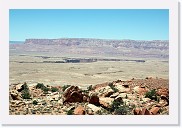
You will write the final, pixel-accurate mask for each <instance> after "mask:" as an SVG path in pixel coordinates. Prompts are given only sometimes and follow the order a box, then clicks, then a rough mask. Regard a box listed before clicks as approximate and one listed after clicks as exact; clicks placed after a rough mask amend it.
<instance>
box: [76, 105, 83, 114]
mask: <svg viewBox="0 0 182 128" xmlns="http://www.w3.org/2000/svg"><path fill="white" fill-rule="evenodd" d="M74 114H75V115H85V109H84V107H82V106H78V107H77V108H76V109H75V110H74Z"/></svg>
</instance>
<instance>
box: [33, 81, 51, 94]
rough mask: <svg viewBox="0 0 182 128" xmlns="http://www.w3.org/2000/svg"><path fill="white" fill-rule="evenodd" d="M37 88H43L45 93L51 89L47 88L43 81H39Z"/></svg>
mask: <svg viewBox="0 0 182 128" xmlns="http://www.w3.org/2000/svg"><path fill="white" fill-rule="evenodd" d="M36 88H38V89H41V90H42V91H44V93H48V91H49V88H47V87H46V86H44V84H43V83H38V84H37V85H36Z"/></svg>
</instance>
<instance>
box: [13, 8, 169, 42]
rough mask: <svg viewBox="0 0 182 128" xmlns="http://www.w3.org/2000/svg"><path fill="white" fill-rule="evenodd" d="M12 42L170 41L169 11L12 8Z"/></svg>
mask: <svg viewBox="0 0 182 128" xmlns="http://www.w3.org/2000/svg"><path fill="white" fill-rule="evenodd" d="M9 16H10V17H9V25H10V40H11V41H24V40H25V39H28V38H48V39H54V38H99V39H133V40H168V39H169V11H168V10H167V9H158V10H157V9H138V10H137V9H112V10H111V9H105V10H103V9H83V10H81V9H79V10H77V9H59V10H56V9H51V10H48V9H47V10H35V9H32V10H31V9H11V10H10V13H9Z"/></svg>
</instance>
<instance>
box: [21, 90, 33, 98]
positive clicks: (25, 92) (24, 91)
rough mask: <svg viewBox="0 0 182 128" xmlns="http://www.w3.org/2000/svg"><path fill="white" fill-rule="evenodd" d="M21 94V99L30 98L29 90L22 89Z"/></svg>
mask: <svg viewBox="0 0 182 128" xmlns="http://www.w3.org/2000/svg"><path fill="white" fill-rule="evenodd" d="M21 96H22V98H23V99H31V95H30V92H29V90H23V91H22V94H21Z"/></svg>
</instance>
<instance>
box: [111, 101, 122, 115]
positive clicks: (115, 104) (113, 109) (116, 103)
mask: <svg viewBox="0 0 182 128" xmlns="http://www.w3.org/2000/svg"><path fill="white" fill-rule="evenodd" d="M121 104H122V102H119V101H115V100H114V101H113V102H112V104H111V108H110V110H109V111H110V112H114V111H115V110H116V109H118V108H119V106H120V105H121Z"/></svg>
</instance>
